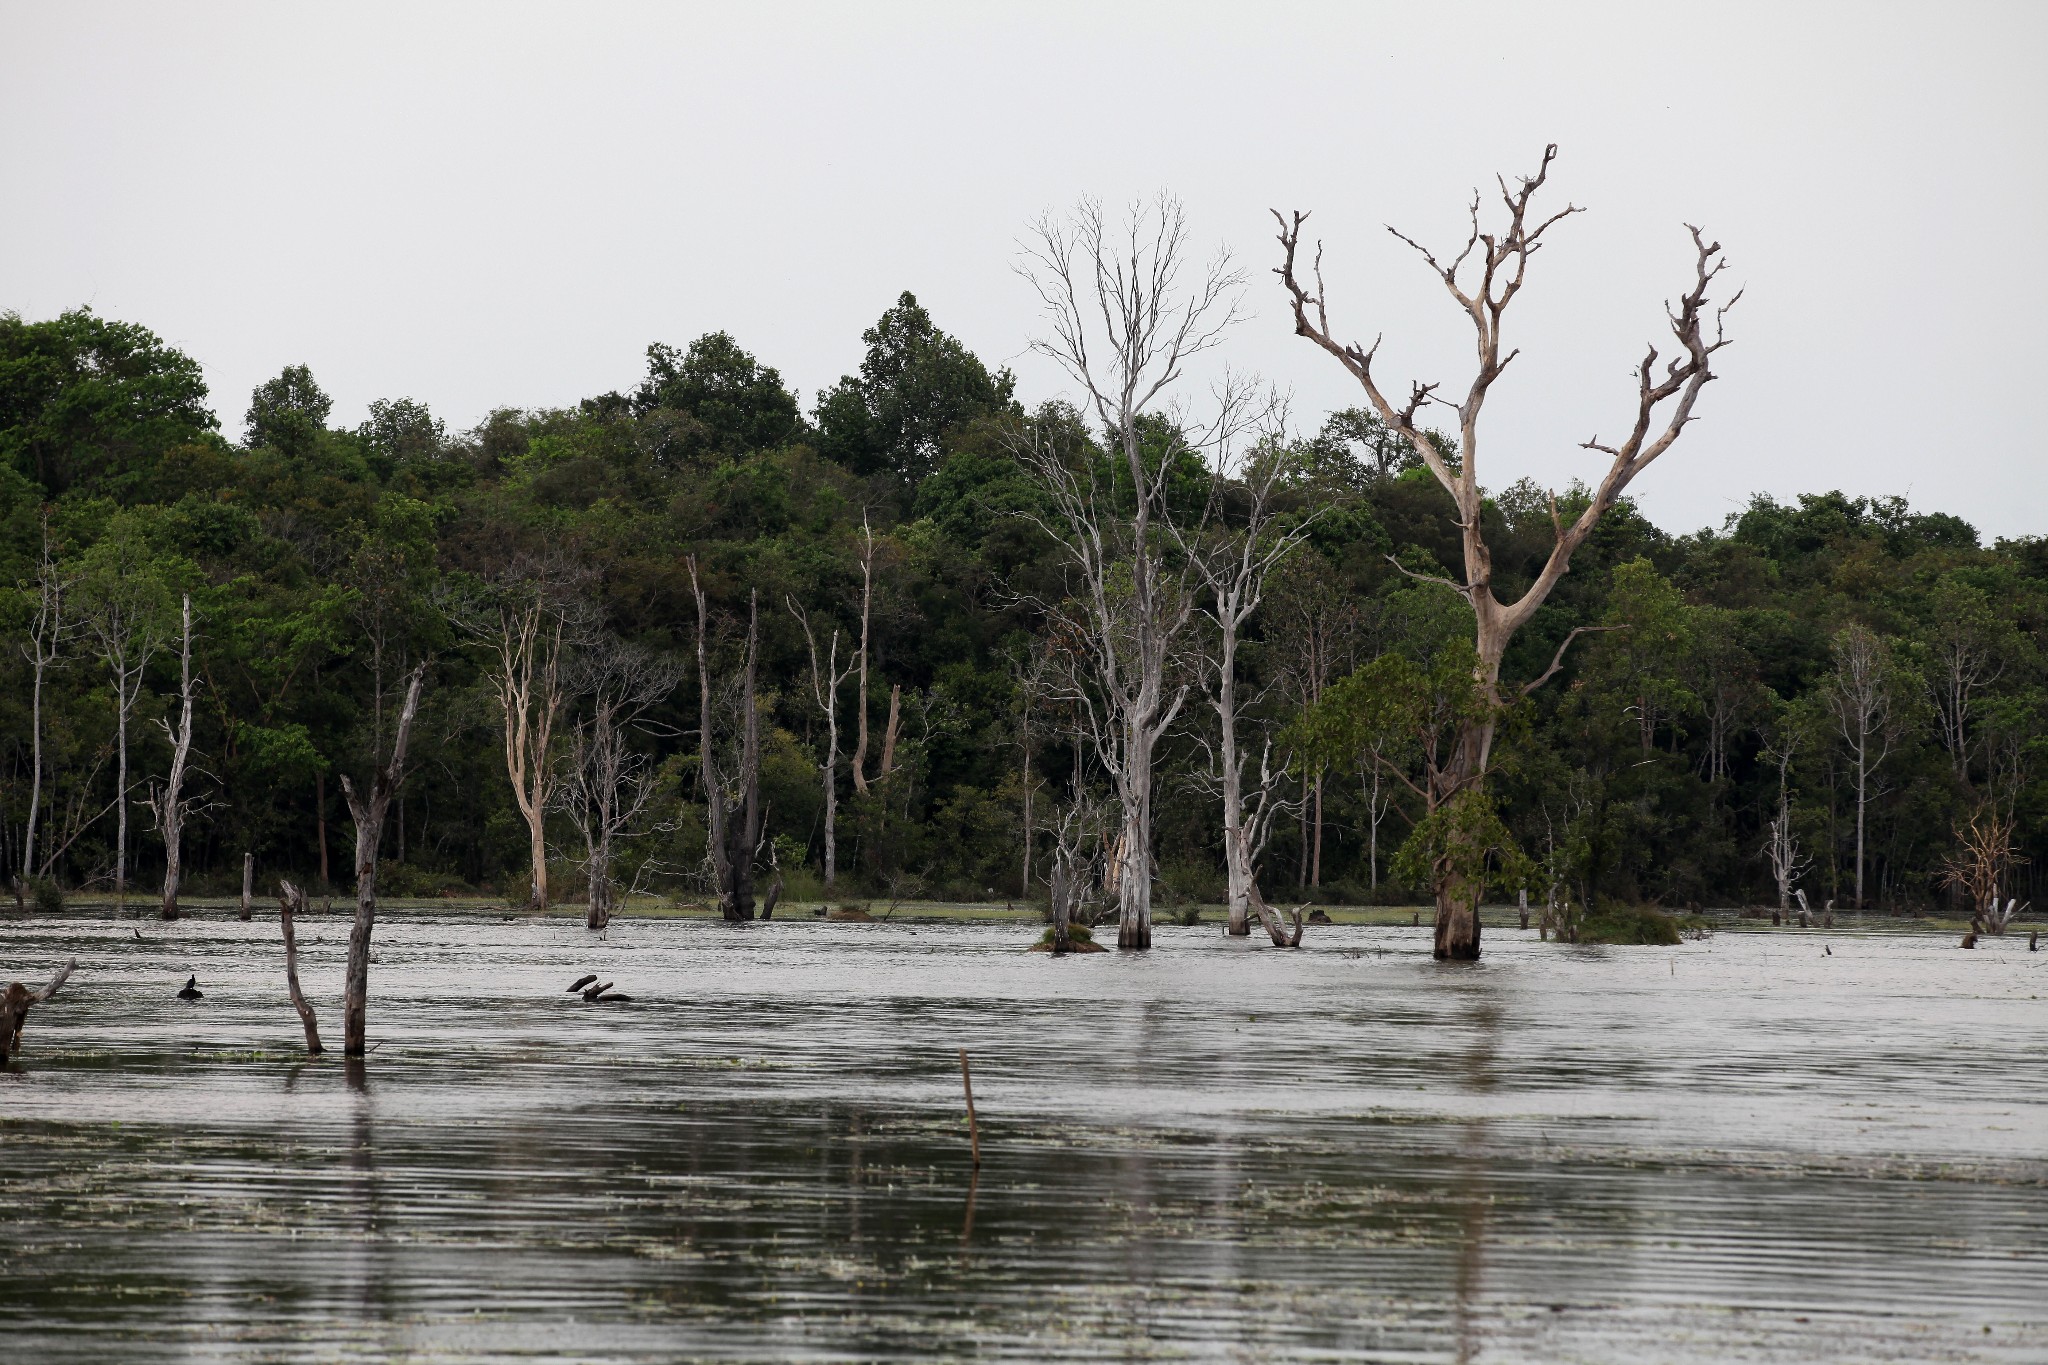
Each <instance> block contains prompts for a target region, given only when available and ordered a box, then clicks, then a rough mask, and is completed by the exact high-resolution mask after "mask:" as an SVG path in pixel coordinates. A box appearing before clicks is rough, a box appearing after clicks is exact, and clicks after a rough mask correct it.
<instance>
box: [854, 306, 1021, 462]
mask: <svg viewBox="0 0 2048 1365" xmlns="http://www.w3.org/2000/svg"><path fill="white" fill-rule="evenodd" d="M861 340H862V341H863V342H865V343H866V344H867V348H868V350H867V355H866V357H865V358H864V359H863V360H862V361H861V366H860V374H859V375H858V376H855V375H848V376H846V377H845V378H843V379H841V380H840V381H839V383H838V384H836V385H835V386H833V387H832V388H830V389H828V390H826V391H825V392H824V393H823V394H822V395H820V396H819V399H818V406H817V412H816V422H817V427H818V449H819V451H820V452H821V453H822V454H824V455H825V456H826V457H827V458H828V459H832V460H836V461H838V462H839V463H841V464H843V465H845V466H846V467H847V468H848V469H851V470H852V471H853V472H854V473H856V474H858V475H861V476H863V477H865V476H867V475H871V474H891V475H894V476H895V477H896V478H897V479H899V480H901V481H902V483H903V485H904V486H905V487H914V486H915V485H916V484H917V482H918V481H919V480H921V479H923V478H924V477H926V476H927V475H929V474H930V473H932V472H933V471H934V470H936V469H937V468H938V467H939V465H940V463H941V461H942V460H943V458H944V455H945V452H946V448H947V444H946V443H947V437H948V435H949V434H950V433H952V432H954V431H956V430H957V429H959V428H961V427H963V426H965V425H967V424H968V423H970V422H973V421H975V420H976V419H978V418H982V417H986V416H989V415H991V414H995V413H1001V412H1005V411H1008V410H1009V409H1010V408H1011V407H1012V406H1013V398H1012V394H1013V393H1014V392H1015V389H1016V379H1015V377H1014V376H1013V375H1011V373H1010V372H1009V371H1008V370H1002V371H999V372H997V373H996V374H990V373H989V372H988V369H987V367H986V366H984V365H983V364H982V363H981V361H980V360H979V359H977V358H976V357H975V355H974V353H973V352H972V351H969V350H968V349H967V348H966V347H965V346H963V345H961V344H960V342H959V341H958V340H957V339H955V338H954V337H951V336H948V335H947V334H946V333H945V332H942V331H940V330H939V329H938V327H937V326H935V325H934V324H933V322H932V319H931V314H929V313H927V312H926V311H925V310H924V308H923V307H922V306H921V305H919V303H918V301H917V298H916V297H915V296H914V295H912V294H911V293H910V292H909V291H907V290H906V291H905V292H904V293H903V295H902V296H901V297H900V298H898V299H897V300H896V305H895V307H893V308H891V309H889V310H888V311H887V312H885V313H883V314H882V316H881V319H880V320H879V321H878V322H876V323H875V325H874V326H873V327H870V328H869V329H868V330H867V331H865V332H863V333H862V334H861Z"/></svg>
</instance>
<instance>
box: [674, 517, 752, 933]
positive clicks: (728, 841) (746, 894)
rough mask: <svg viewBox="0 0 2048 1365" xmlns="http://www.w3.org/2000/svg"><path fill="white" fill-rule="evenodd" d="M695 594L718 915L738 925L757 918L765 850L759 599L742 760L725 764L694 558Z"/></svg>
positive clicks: (744, 683) (747, 670) (742, 715)
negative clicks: (757, 883)
mask: <svg viewBox="0 0 2048 1365" xmlns="http://www.w3.org/2000/svg"><path fill="white" fill-rule="evenodd" d="M688 562H689V567H690V592H691V593H692V595H693V596H694V597H695V598H696V601H697V695H698V706H699V722H698V727H699V729H698V733H699V746H698V753H699V755H700V759H699V761H700V763H701V765H702V768H703V782H704V824H705V829H706V831H707V833H708V834H709V836H710V837H709V840H708V842H709V844H710V852H711V865H712V869H713V871H714V873H715V874H716V876H717V880H718V912H719V914H720V915H721V916H722V917H724V918H725V919H727V920H729V921H732V922H735V923H738V922H743V921H746V920H751V919H753V918H754V857H755V853H756V851H757V850H758V849H759V848H760V846H761V820H762V815H763V812H762V807H761V715H760V707H759V705H758V703H757V700H756V697H755V685H756V679H757V673H758V670H759V667H760V595H759V594H758V593H750V594H748V606H747V649H746V655H745V659H744V662H743V664H742V666H741V686H740V690H739V697H738V698H737V702H736V707H735V708H734V709H736V710H737V712H738V726H737V729H738V732H739V733H738V740H739V743H738V749H739V753H738V755H737V759H736V761H735V762H734V763H732V764H726V763H724V762H723V761H722V760H721V759H720V758H719V755H718V748H719V745H718V738H717V732H716V731H715V730H714V729H713V728H712V713H713V711H714V709H716V708H714V706H713V704H712V682H711V664H710V655H709V652H708V649H707V644H706V641H707V637H708V636H709V634H710V629H711V623H710V608H709V607H708V606H707V605H706V603H705V600H704V587H703V584H702V583H701V582H700V581H699V580H698V577H697V557H696V556H695V555H691V556H689V560H688Z"/></svg>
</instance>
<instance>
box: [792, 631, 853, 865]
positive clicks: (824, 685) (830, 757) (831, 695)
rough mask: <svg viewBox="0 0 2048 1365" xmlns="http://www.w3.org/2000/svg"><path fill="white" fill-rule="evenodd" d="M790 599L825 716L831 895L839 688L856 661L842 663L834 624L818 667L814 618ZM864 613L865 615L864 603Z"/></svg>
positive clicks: (815, 699) (814, 694) (822, 774)
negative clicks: (813, 629)
mask: <svg viewBox="0 0 2048 1365" xmlns="http://www.w3.org/2000/svg"><path fill="white" fill-rule="evenodd" d="M788 602H789V610H790V614H791V615H792V616H794V617H796V619H797V621H798V622H799V623H800V624H801V625H802V626H803V628H804V644H805V645H806V646H808V647H809V649H810V660H811V701H812V703H813V704H814V705H816V706H817V708H818V712H819V714H820V715H822V716H823V717H824V718H825V760H824V762H822V763H820V764H819V765H818V777H819V780H820V782H821V783H822V784H823V786H824V793H825V894H826V895H828V896H829V895H831V894H832V887H833V883H834V882H835V880H836V879H837V878H838V875H839V689H840V687H841V686H843V685H844V684H845V682H846V680H847V678H848V677H850V676H851V675H852V673H853V671H854V667H855V665H854V664H853V663H851V662H849V663H848V664H847V665H846V667H845V668H841V667H840V666H839V628H838V627H837V626H834V627H833V628H832V642H831V644H830V645H829V646H828V647H827V649H826V653H825V664H824V666H823V667H822V668H821V667H819V665H818V637H817V635H816V634H815V633H814V632H813V631H812V630H811V618H810V616H809V615H808V614H807V613H806V612H805V611H804V609H803V608H802V607H800V606H798V605H797V602H796V599H795V598H794V597H792V598H789V599H788ZM862 615H863V617H865V615H866V611H865V604H863V611H862Z"/></svg>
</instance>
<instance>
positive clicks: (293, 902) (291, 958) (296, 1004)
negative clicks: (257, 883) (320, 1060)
mask: <svg viewBox="0 0 2048 1365" xmlns="http://www.w3.org/2000/svg"><path fill="white" fill-rule="evenodd" d="M277 905H278V921H279V923H280V924H282V925H283V926H284V984H285V989H286V990H287V991H289V992H290V993H291V997H292V1008H293V1009H295V1010H297V1011H298V1012H299V1023H300V1025H301V1026H302V1027H304V1029H305V1030H306V1051H307V1053H308V1054H309V1055H311V1056H314V1057H318V1056H319V1055H320V1054H321V1053H322V1052H324V1051H326V1049H325V1048H323V1047H321V1046H320V1020H319V1019H318V1018H317V1017H316V1016H315V1015H314V1013H313V1007H312V1006H311V1005H309V1004H307V1003H306V993H305V992H304V991H302V990H300V989H299V941H298V937H297V935H296V934H294V933H293V932H292V912H293V910H295V909H296V910H300V911H303V910H304V909H305V908H306V893H305V892H303V891H301V890H299V888H298V887H296V886H293V885H292V884H291V883H290V882H279V883H278V896H277Z"/></svg>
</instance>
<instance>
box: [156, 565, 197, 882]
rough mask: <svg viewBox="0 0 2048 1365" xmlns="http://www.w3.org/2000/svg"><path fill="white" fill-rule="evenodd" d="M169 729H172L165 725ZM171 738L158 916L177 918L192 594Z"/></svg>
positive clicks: (160, 810) (160, 822) (161, 814)
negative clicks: (176, 716)
mask: <svg viewBox="0 0 2048 1365" xmlns="http://www.w3.org/2000/svg"><path fill="white" fill-rule="evenodd" d="M165 728H166V729H169V726H168V725H166V727H165ZM170 735H171V770H170V773H169V774H168V775H167V776H166V777H165V778H164V787H163V791H162V792H161V793H159V794H158V798H157V826H158V828H160V829H161V830H162V831H163V835H164V894H163V902H162V906H161V908H160V911H159V913H160V914H161V915H162V917H163V918H164V919H176V918H177V917H178V882H179V877H180V874H181V872H182V871H183V865H184V833H185V802H184V792H185V775H186V761H187V760H188V759H189V758H190V756H191V753H192V595H191V594H190V593H187V594H185V596H184V600H183V605H182V608H181V617H180V628H179V637H178V727H177V729H175V730H172V731H171V732H170Z"/></svg>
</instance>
